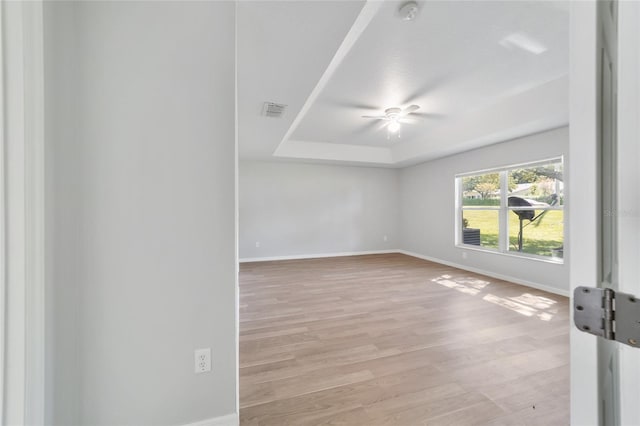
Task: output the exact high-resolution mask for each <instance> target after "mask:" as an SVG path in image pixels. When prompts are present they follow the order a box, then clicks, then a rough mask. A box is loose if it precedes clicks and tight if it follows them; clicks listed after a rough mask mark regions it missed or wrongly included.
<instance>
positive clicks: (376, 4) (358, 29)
mask: <svg viewBox="0 0 640 426" xmlns="http://www.w3.org/2000/svg"><path fill="white" fill-rule="evenodd" d="M383 3H384V1H381V0H368V1H367V3H366V4H365V5H364V7H363V8H362V10H361V11H360V14H359V15H358V17H357V18H356V20H355V22H354V23H353V25H352V26H351V29H350V30H349V32H348V33H347V36H346V37H345V38H344V40H343V41H342V44H340V47H339V48H338V50H337V51H336V54H335V55H334V56H333V59H331V62H330V63H329V66H327V69H326V70H325V72H324V73H323V74H322V77H320V80H319V81H318V84H316V86H315V87H314V88H313V90H312V91H311V94H310V95H309V97H308V98H307V100H306V101H305V103H304V105H303V106H302V108H301V109H300V111H299V112H298V115H297V116H296V118H295V119H294V120H293V123H291V127H289V130H287V133H285V135H284V137H283V138H282V142H280V144H279V145H278V147H277V148H276V150H275V151H274V153H273V155H274V156H285V155H281V152H280V151H281V148H282V146H283V144H284V143H285V142H286V141H288V140H289V138H290V137H291V135H292V134H293V132H294V131H295V130H296V128H297V127H298V126H299V125H300V122H301V121H302V119H303V118H304V116H305V115H306V114H307V112H308V111H309V109H310V108H311V106H312V105H313V103H314V102H315V101H316V99H317V98H318V96H319V95H320V93H321V92H322V91H323V90H324V88H325V86H326V85H327V83H328V82H329V79H330V78H331V77H332V76H333V74H334V73H335V72H336V70H337V69H338V67H339V66H340V63H342V61H343V60H344V58H345V57H346V56H347V54H348V53H349V51H351V49H352V48H353V46H354V44H355V43H356V41H358V39H359V38H360V36H361V35H362V33H363V32H364V30H365V29H366V28H367V26H368V25H369V23H370V22H371V20H372V19H373V17H374V16H375V15H376V13H378V10H380V7H381V6H382V4H383Z"/></svg>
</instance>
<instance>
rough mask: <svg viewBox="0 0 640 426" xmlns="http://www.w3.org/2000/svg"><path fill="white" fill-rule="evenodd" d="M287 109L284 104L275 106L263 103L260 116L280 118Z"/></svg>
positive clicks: (274, 104)
mask: <svg viewBox="0 0 640 426" xmlns="http://www.w3.org/2000/svg"><path fill="white" fill-rule="evenodd" d="M286 108H287V106H286V105H284V104H276V103H274V102H265V103H264V105H263V106H262V115H264V116H265V117H275V118H280V117H282V114H284V110H285V109H286Z"/></svg>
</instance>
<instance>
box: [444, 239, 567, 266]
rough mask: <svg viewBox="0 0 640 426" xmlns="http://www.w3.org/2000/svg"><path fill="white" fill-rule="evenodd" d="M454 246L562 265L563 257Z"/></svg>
mask: <svg viewBox="0 0 640 426" xmlns="http://www.w3.org/2000/svg"><path fill="white" fill-rule="evenodd" d="M456 248H459V249H463V250H472V251H479V252H482V253H489V254H497V255H500V256H507V257H515V258H518V259H527V260H533V261H536V262H543V263H552V264H554V265H564V258H555V257H545V256H538V255H535V254H526V253H518V252H513V251H509V252H503V251H500V250H498V249H491V248H480V247H479V246H475V245H471V244H456Z"/></svg>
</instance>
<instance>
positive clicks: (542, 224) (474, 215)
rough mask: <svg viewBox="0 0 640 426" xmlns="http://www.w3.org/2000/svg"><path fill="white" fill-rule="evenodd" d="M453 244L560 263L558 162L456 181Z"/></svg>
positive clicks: (561, 226) (561, 230)
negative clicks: (456, 216) (455, 217)
mask: <svg viewBox="0 0 640 426" xmlns="http://www.w3.org/2000/svg"><path fill="white" fill-rule="evenodd" d="M456 188H457V192H458V194H457V200H458V203H457V213H458V218H459V220H456V244H457V245H459V246H464V247H468V248H476V249H481V250H489V251H495V252H501V253H508V254H515V255H520V256H529V257H535V258H540V259H548V260H553V261H556V262H562V258H563V248H564V179H563V166H562V159H561V158H559V159H554V160H548V161H543V162H537V163H529V164H524V165H518V166H511V167H505V168H503V169H497V170H490V171H485V172H476V173H470V174H464V175H458V176H456Z"/></svg>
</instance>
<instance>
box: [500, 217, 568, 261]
mask: <svg viewBox="0 0 640 426" xmlns="http://www.w3.org/2000/svg"><path fill="white" fill-rule="evenodd" d="M521 217H522V247H521V248H520V244H519V239H518V235H519V233H520V222H521V220H520V218H521ZM508 218H509V250H510V251H515V252H517V251H520V252H522V253H529V254H537V255H539V256H548V257H553V258H562V254H563V242H564V238H563V235H564V234H563V232H564V212H563V211H562V210H534V216H533V218H534V220H533V221H530V220H529V219H528V218H527V217H526V215H518V213H517V212H516V211H514V210H512V211H510V212H509V215H508Z"/></svg>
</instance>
